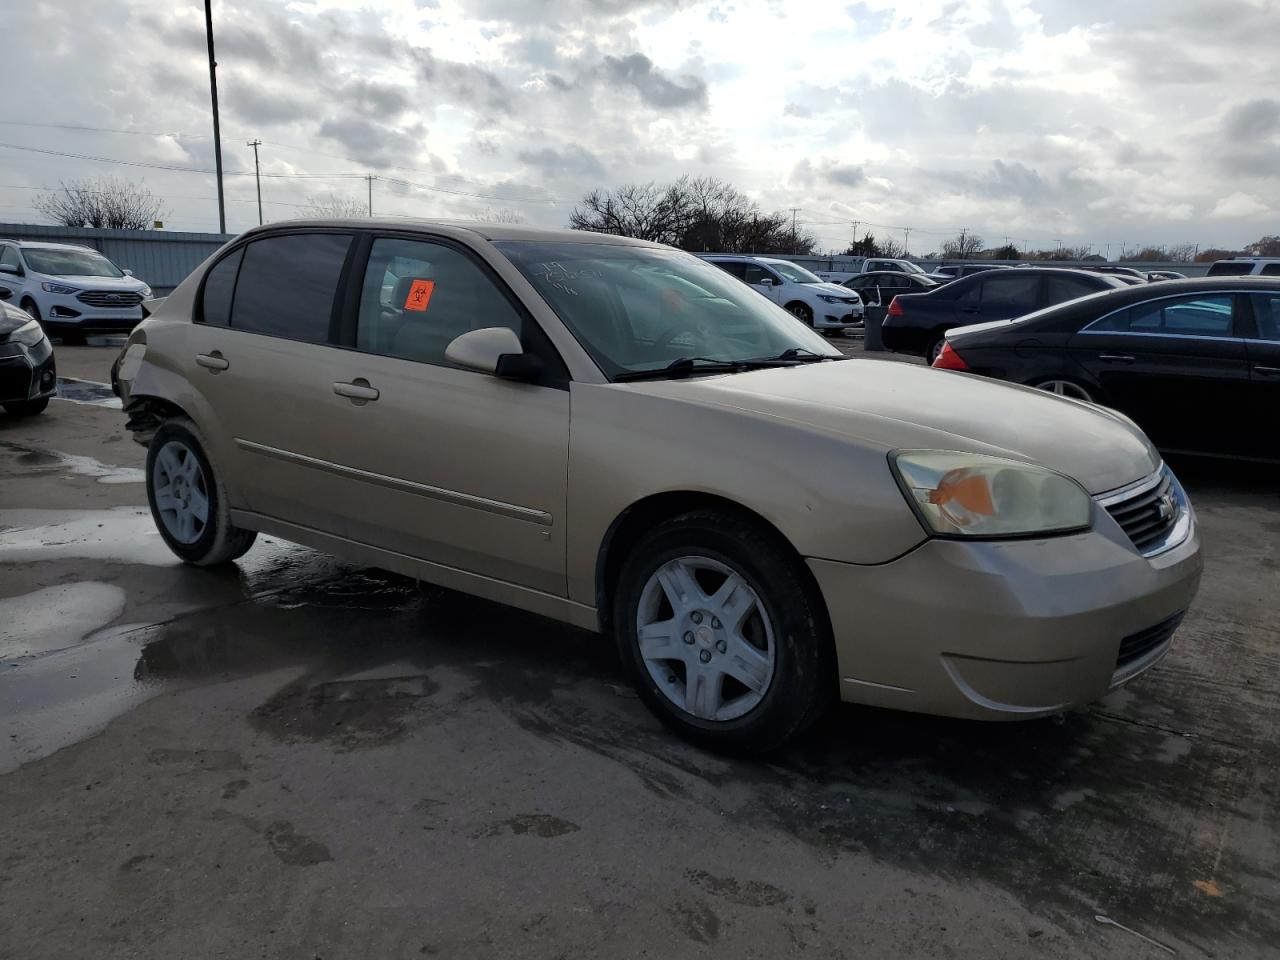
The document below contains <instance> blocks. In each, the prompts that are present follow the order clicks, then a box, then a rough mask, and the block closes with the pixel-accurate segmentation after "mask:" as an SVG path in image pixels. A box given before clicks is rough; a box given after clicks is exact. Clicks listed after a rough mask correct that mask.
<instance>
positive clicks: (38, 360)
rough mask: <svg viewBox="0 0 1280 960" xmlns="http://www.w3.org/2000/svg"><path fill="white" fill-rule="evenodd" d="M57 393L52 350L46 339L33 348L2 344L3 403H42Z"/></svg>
mask: <svg viewBox="0 0 1280 960" xmlns="http://www.w3.org/2000/svg"><path fill="white" fill-rule="evenodd" d="M57 390H58V373H57V369H56V368H55V366H54V362H53V347H51V346H50V345H49V341H48V340H47V339H45V340H41V341H40V342H39V343H37V344H36V345H35V346H34V347H27V346H25V345H23V344H18V343H2V344H0V403H16V402H21V401H23V400H39V399H41V398H42V397H51V396H53V395H54V393H56V392H57Z"/></svg>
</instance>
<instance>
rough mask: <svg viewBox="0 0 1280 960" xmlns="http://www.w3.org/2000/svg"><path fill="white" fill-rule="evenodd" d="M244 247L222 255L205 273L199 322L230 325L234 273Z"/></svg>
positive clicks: (234, 280) (237, 268)
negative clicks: (227, 254) (228, 254)
mask: <svg viewBox="0 0 1280 960" xmlns="http://www.w3.org/2000/svg"><path fill="white" fill-rule="evenodd" d="M243 256H244V247H241V248H240V249H238V250H236V252H235V253H233V254H231V255H230V256H226V257H223V258H222V259H221V260H219V261H218V262H217V263H215V264H214V265H213V269H212V270H210V271H209V272H208V273H207V274H205V278H204V294H203V296H202V297H201V299H200V322H201V323H208V324H212V325H213V326H218V327H226V326H230V325H231V297H232V294H233V293H234V292H235V288H236V273H237V272H238V271H239V270H240V260H241V258H242V257H243Z"/></svg>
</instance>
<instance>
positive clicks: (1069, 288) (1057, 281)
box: [1046, 277, 1098, 304]
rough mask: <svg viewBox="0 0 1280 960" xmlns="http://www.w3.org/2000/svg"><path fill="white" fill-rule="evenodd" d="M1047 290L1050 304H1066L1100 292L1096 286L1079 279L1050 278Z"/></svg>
mask: <svg viewBox="0 0 1280 960" xmlns="http://www.w3.org/2000/svg"><path fill="white" fill-rule="evenodd" d="M1046 289H1047V298H1048V300H1047V302H1048V303H1050V304H1054V303H1064V302H1066V301H1067V300H1074V299H1075V298H1076V297H1087V296H1088V295H1089V294H1091V293H1097V292H1098V288H1097V287H1096V286H1094V285H1093V284H1091V283H1089V282H1088V281H1087V280H1081V279H1080V278H1079V277H1049V283H1048V286H1047V288H1046Z"/></svg>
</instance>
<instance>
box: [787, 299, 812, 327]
mask: <svg viewBox="0 0 1280 960" xmlns="http://www.w3.org/2000/svg"><path fill="white" fill-rule="evenodd" d="M787 309H788V310H790V311H791V312H792V313H793V314H795V316H796V317H797V318H799V319H800V321H801V322H802V323H805V324H808V325H809V326H811V327H812V326H813V310H812V309H811V308H810V307H809V305H808V304H807V303H800V302H799V301H798V300H797V301H795V302H792V303H788V304H787Z"/></svg>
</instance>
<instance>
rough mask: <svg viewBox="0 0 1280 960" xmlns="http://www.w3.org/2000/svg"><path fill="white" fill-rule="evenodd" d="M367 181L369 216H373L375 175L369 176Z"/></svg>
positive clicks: (366, 177)
mask: <svg viewBox="0 0 1280 960" xmlns="http://www.w3.org/2000/svg"><path fill="white" fill-rule="evenodd" d="M365 179H366V180H368V181H369V216H371V217H372V216H373V174H372V173H370V174H367V175H366V176H365Z"/></svg>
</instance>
